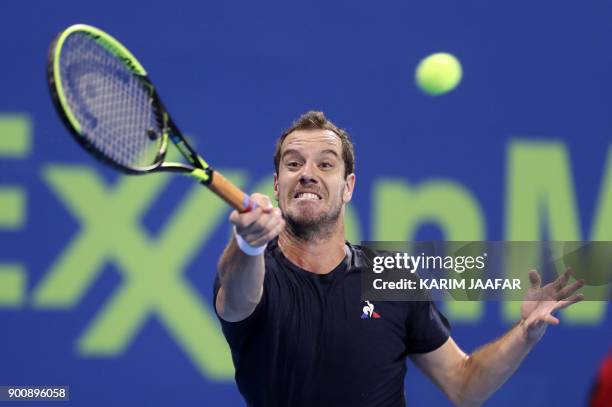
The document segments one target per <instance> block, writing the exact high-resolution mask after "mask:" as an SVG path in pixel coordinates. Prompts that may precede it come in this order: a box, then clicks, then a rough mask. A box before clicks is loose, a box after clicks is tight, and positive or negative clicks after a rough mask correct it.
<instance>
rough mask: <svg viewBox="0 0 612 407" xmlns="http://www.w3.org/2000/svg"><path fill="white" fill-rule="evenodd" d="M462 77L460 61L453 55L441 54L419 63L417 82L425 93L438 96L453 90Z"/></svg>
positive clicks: (416, 75) (416, 73) (432, 55)
mask: <svg viewBox="0 0 612 407" xmlns="http://www.w3.org/2000/svg"><path fill="white" fill-rule="evenodd" d="M462 75H463V70H462V69H461V64H460V63H459V60H458V59H457V58H455V57H454V56H453V55H451V54H447V53H445V52H439V53H436V54H431V55H430V56H428V57H426V58H424V59H423V60H421V62H419V65H418V66H417V68H416V72H415V80H416V83H417V85H418V86H419V88H421V90H422V91H423V92H425V93H427V94H429V95H432V96H437V95H442V94H443V93H446V92H450V91H451V90H453V89H454V88H455V87H456V86H457V85H458V84H459V82H460V81H461V76H462Z"/></svg>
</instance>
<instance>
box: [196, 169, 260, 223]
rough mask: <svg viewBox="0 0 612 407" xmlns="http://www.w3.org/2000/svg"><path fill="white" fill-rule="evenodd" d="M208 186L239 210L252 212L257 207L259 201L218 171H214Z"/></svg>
mask: <svg viewBox="0 0 612 407" xmlns="http://www.w3.org/2000/svg"><path fill="white" fill-rule="evenodd" d="M208 188H210V190H211V191H213V192H214V193H215V194H217V195H219V197H221V199H223V200H224V201H225V202H227V204H228V205H230V206H231V207H232V208H234V209H236V210H237V211H238V212H241V213H244V212H250V211H252V210H253V209H255V208H257V203H255V201H253V200H252V199H251V197H250V196H248V195H247V194H246V193H244V192H242V190H241V189H240V188H238V187H237V186H236V185H234V183H233V182H231V181H230V180H228V179H227V178H225V177H224V176H223V175H222V174H221V173H220V172H218V171H213V172H212V180H211V182H210V183H209V184H208Z"/></svg>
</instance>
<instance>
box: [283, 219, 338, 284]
mask: <svg viewBox="0 0 612 407" xmlns="http://www.w3.org/2000/svg"><path fill="white" fill-rule="evenodd" d="M336 229H337V230H336V231H334V232H333V233H332V234H331V235H328V236H326V237H325V238H323V239H314V240H308V241H305V240H302V239H299V238H298V237H296V236H294V235H293V234H291V233H289V232H288V231H287V230H283V231H282V232H281V233H280V235H279V236H278V245H279V247H280V249H281V250H282V252H283V254H284V255H285V257H286V258H287V259H289V261H291V262H292V263H293V264H295V265H296V266H298V267H300V268H302V269H304V270H307V271H310V272H311V273H315V274H327V273H329V272H331V271H332V270H333V269H334V268H335V267H336V266H337V265H338V264H340V262H341V261H342V259H344V257H345V256H346V244H345V241H344V227H339V228H336Z"/></svg>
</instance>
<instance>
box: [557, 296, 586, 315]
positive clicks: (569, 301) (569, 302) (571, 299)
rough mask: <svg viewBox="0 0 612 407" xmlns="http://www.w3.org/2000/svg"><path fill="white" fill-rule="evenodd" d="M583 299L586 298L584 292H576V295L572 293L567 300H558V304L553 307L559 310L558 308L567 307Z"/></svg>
mask: <svg viewBox="0 0 612 407" xmlns="http://www.w3.org/2000/svg"><path fill="white" fill-rule="evenodd" d="M582 300H584V295H582V294H574V295H572V296H571V297H569V298H568V299H566V300H563V301H559V302H557V304H556V305H555V308H554V309H553V311H558V310H561V309H564V308H567V307H569V306H570V305H572V304H575V303H577V302H580V301H582Z"/></svg>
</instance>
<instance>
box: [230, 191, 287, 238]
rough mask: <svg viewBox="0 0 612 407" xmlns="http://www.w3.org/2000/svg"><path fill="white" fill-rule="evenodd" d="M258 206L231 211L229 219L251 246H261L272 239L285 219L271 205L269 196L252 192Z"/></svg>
mask: <svg viewBox="0 0 612 407" xmlns="http://www.w3.org/2000/svg"><path fill="white" fill-rule="evenodd" d="M251 199H252V200H254V201H255V202H256V203H257V205H258V207H257V208H256V209H254V210H252V211H250V212H246V213H238V211H232V213H231V214H230V217H229V220H230V222H231V223H233V224H234V226H236V232H237V233H238V234H239V235H240V236H241V237H242V238H243V239H244V240H245V241H246V242H247V243H248V244H249V245H251V246H254V247H258V246H263V245H264V244H266V243H267V242H269V241H270V240H272V239H274V238H275V237H276V236H278V234H279V233H280V232H281V231H282V230H283V228H284V226H285V220H284V219H283V217H282V214H281V211H280V209H278V208H274V207H273V206H272V202H271V201H270V198H268V197H267V196H265V195H262V194H257V193H256V194H253V195H251Z"/></svg>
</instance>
